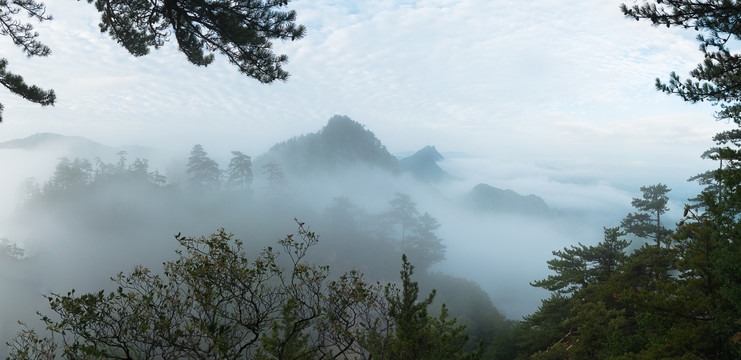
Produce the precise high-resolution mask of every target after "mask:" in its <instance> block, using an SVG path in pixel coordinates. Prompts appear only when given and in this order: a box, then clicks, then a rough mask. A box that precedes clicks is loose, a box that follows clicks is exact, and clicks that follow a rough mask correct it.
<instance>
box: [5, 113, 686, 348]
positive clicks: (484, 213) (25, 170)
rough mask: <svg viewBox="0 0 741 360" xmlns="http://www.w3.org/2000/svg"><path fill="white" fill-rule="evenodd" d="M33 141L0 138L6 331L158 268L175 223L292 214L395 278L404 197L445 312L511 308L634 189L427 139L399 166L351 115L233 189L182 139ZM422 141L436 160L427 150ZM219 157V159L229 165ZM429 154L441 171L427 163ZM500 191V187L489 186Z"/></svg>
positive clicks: (270, 155)
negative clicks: (543, 172) (513, 165)
mask: <svg viewBox="0 0 741 360" xmlns="http://www.w3.org/2000/svg"><path fill="white" fill-rule="evenodd" d="M50 139H52V140H53V141H52V140H50ZM35 140H37V142H36V143H33V145H29V144H30V142H27V143H22V142H16V143H13V144H10V145H7V144H8V143H6V146H5V147H4V148H1V147H0V161H2V162H3V163H4V164H6V167H8V166H9V167H10V168H13V169H15V171H14V172H13V173H12V174H8V175H7V176H5V177H4V178H3V184H2V187H1V189H2V194H1V196H2V197H1V198H0V200H2V202H1V204H3V205H2V206H3V207H2V209H0V210H1V212H0V215H2V216H1V217H0V226H1V227H0V239H5V240H4V241H6V242H7V244H15V246H17V247H18V248H20V249H23V254H22V255H20V256H8V255H4V256H3V255H2V254H0V287H1V288H2V289H3V291H1V292H0V304H2V306H1V307H0V337H1V339H0V341H2V342H5V341H7V340H8V338H9V337H11V336H12V335H13V334H14V333H15V331H16V329H17V327H16V321H17V320H22V321H25V322H29V323H32V322H34V321H35V320H34V319H35V318H36V315H35V312H36V311H41V312H42V313H43V312H44V311H45V308H46V305H45V300H44V298H43V295H44V294H48V293H50V292H54V293H66V292H67V291H69V290H71V289H73V288H74V289H76V290H77V291H78V292H85V291H94V290H98V289H102V288H106V287H108V286H110V282H109V277H110V276H113V275H115V274H116V273H118V272H119V271H124V272H127V271H130V270H131V269H132V268H133V267H134V266H135V265H137V264H143V265H145V266H148V267H150V268H152V269H159V265H160V264H161V263H162V262H163V261H165V260H168V259H172V258H173V257H174V256H175V253H174V250H175V247H176V244H177V243H176V241H175V240H174V237H173V235H174V234H176V233H183V234H185V235H189V236H200V235H206V234H210V233H213V232H215V231H216V229H218V228H222V227H223V228H225V229H226V230H227V231H228V232H231V233H234V234H235V235H236V237H237V238H240V239H242V240H244V241H245V243H246V244H247V247H248V249H251V250H252V251H255V253H256V252H257V251H259V249H260V248H262V247H264V246H270V245H273V244H274V243H275V241H276V240H277V239H279V238H282V237H284V236H285V235H286V234H291V233H293V232H294V231H295V229H296V224H295V222H294V220H293V219H294V218H295V219H299V220H300V221H302V222H305V223H307V224H308V225H309V227H310V228H311V229H312V230H313V231H315V232H317V233H318V234H319V236H320V242H319V244H318V245H317V246H316V248H315V249H313V250H312V252H311V254H312V261H315V262H317V263H320V264H327V265H330V267H331V268H332V269H333V271H335V272H336V273H339V272H342V271H347V270H350V269H358V270H360V271H362V272H364V273H365V274H366V275H367V276H368V277H369V279H372V280H378V281H393V280H394V279H396V278H397V277H398V271H399V267H400V263H401V259H400V257H401V253H402V252H405V250H409V248H407V247H405V245H404V237H405V229H404V225H400V224H401V223H400V222H399V218H398V217H394V216H398V214H397V215H394V206H393V203H394V201H398V200H400V199H408V200H409V201H410V202H411V205H412V206H413V207H414V208H415V210H416V215H415V216H421V215H423V214H425V213H428V214H429V215H430V216H431V217H432V218H434V219H435V220H436V221H437V223H438V224H439V228H436V229H433V230H434V236H435V237H436V239H439V240H440V242H441V244H442V245H444V259H443V260H442V261H437V260H438V259H436V258H435V257H433V256H431V255H429V253H428V252H425V251H427V249H416V248H411V251H412V252H413V253H411V254H409V256H410V258H411V260H412V262H413V263H414V262H415V260H416V261H417V267H418V275H419V276H420V279H421V280H420V282H421V284H422V286H423V288H424V289H430V288H433V287H435V288H438V291H439V294H440V296H439V301H444V302H447V303H449V305H450V308H451V311H452V312H453V315H456V313H455V311H456V306H453V305H455V304H459V305H460V304H463V303H464V302H465V301H467V300H466V299H467V298H483V299H487V298H488V299H487V301H488V300H491V301H490V302H489V305H486V306H490V307H491V308H488V307H487V310H486V311H488V313H489V314H491V316H492V317H495V318H498V319H500V320H499V321H501V320H503V319H504V317H507V318H509V319H520V318H521V317H522V316H524V315H526V314H529V313H531V312H533V311H534V310H535V309H536V308H537V306H538V305H539V303H540V299H541V298H544V297H546V296H547V293H545V292H544V291H543V290H541V289H536V288H533V287H531V286H530V285H529V283H530V282H531V281H533V280H536V279H541V278H544V277H546V276H547V275H548V269H547V267H546V264H545V262H546V260H548V259H550V258H552V255H551V252H552V251H553V250H557V249H561V248H563V247H565V246H568V245H573V244H576V243H583V244H585V245H590V244H596V243H597V242H599V241H601V240H602V233H603V230H602V227H603V226H617V225H619V221H620V218H621V217H622V216H624V215H625V213H626V212H627V211H629V206H630V198H631V196H635V194H632V193H630V192H628V191H626V190H622V189H618V188H616V187H612V186H610V185H608V184H603V183H591V184H577V183H573V182H572V183H569V182H560V181H556V180H553V179H550V178H547V177H531V178H527V179H521V178H516V177H512V178H510V179H504V180H502V179H501V178H500V179H492V180H490V181H487V180H486V179H485V178H483V177H482V174H483V175H485V174H487V173H489V172H490V171H492V170H491V168H493V167H494V166H493V165H488V166H489V168H487V169H485V168H484V167H486V166H487V165H486V164H487V163H486V161H485V159H483V158H479V157H473V156H463V155H461V154H459V155H458V156H452V157H451V158H447V159H443V158H442V156H438V155H439V154H438V153H437V151H436V150H435V149H434V148H432V150H430V149H429V148H426V149H425V151H426V152H427V153H428V155H427V156H419V157H418V158H422V159H426V160H419V161H431V163H429V164H427V165H425V164H424V163H414V164H411V165H410V162H407V163H406V165H405V166H404V167H402V168H400V167H398V164H397V163H396V161H397V160H396V159H395V158H394V157H393V156H391V155H390V154H388V152H387V151H386V148H385V147H383V145H382V144H381V142H380V140H378V139H376V138H375V136H374V135H373V133H372V132H370V131H368V130H366V129H364V127H362V125H360V124H358V123H356V122H354V121H352V120H350V119H349V118H346V117H335V118H333V119H332V120H330V123H329V124H328V125H327V127H325V128H324V129H323V130H322V131H320V132H318V133H316V134H310V135H306V136H303V137H299V138H294V139H291V140H289V141H287V142H285V143H282V144H279V145H276V147H274V148H272V149H271V150H269V151H268V152H266V153H265V154H261V155H260V156H256V157H254V161H253V162H252V164H251V170H252V174H253V176H252V177H251V178H250V179H249V181H248V182H246V183H242V184H240V185H239V186H236V185H235V184H234V183H231V184H229V183H227V182H226V181H224V182H221V181H219V182H218V183H209V182H206V181H205V180H204V182H200V180H199V181H195V180H194V178H195V177H197V176H198V174H195V175H194V173H193V172H192V171H190V172H189V171H187V169H188V168H189V166H188V161H189V160H188V157H189V151H191V149H180V152H179V155H178V156H173V155H172V154H173V152H168V151H165V150H155V149H141V148H135V147H128V148H117V147H109V146H105V145H100V144H96V145H95V146H81V145H80V144H88V145H89V143H87V141H88V140H85V139H81V138H69V137H55V136H46V137H45V138H36V139H35ZM74 144H77V145H74ZM205 150H207V149H205ZM433 150H434V151H435V153H436V154H437V155H434V154H433V156H430V155H429V152H430V151H433ZM453 150H454V149H453ZM121 151H126V153H123V152H121ZM190 155H191V156H193V152H192V151H191V153H190ZM62 157H66V158H62ZM213 157H214V158H217V159H228V158H229V156H228V154H226V155H225V154H217V155H214V156H213ZM65 161H66V162H65ZM214 163H216V162H215V161H214ZM65 164H66V165H65ZM86 164H87V165H86ZM217 164H218V166H219V168H220V169H227V167H228V164H229V162H228V160H227V161H220V162H219V163H217ZM432 165H434V166H438V165H439V166H440V168H441V170H444V171H445V174H450V175H449V176H448V175H445V176H443V175H440V174H441V173H440V172H439V171H438V170H436V169H434V168H433V170H431V171H428V170H429V166H432ZM505 165H506V164H504V163H501V164H497V166H505ZM65 166H66V167H65ZM70 169H71V170H70ZM75 169H78V170H79V169H87V170H84V171H82V172H81V174H82V175H80V176H83V177H84V176H87V178H84V179H83V178H80V179H77V178H73V177H71V175H70V176H68V177H65V176H67V175H69V173H70V171H72V170H75ZM405 169H407V170H406V171H405ZM408 169H417V170H415V171H417V172H412V171H410V170H408ZM420 169H421V170H420ZM425 169H428V170H425ZM65 171H67V172H65ZM86 171H87V173H86ZM426 171H427V173H429V174H436V175H434V176H433V177H430V176H427V177H426V176H425V174H426ZM65 174H67V175H65ZM75 174H76V173H75ZM28 178H34V179H35V180H28ZM70 179H72V180H70ZM75 179H77V180H75ZM204 179H205V178H204ZM196 180H198V179H196ZM494 180H496V181H497V182H494ZM482 183H484V184H485V185H484V186H486V187H487V188H486V189H495V190H496V191H493V192H491V193H492V194H494V195H492V196H493V197H492V198H491V199H481V198H475V199H474V200H477V201H479V202H481V203H478V204H476V205H472V204H471V198H470V197H471V194H472V191H473V189H474V188H475V187H476V186H477V185H479V184H482ZM508 189H513V190H514V191H507V190H508ZM636 192H637V189H636ZM500 193H502V194H506V196H504V197H501V198H498V197H496V196H498V195H496V194H500ZM473 194H474V195H475V194H477V193H476V192H474V193H473ZM531 194H533V195H531ZM476 196H479V195H476ZM680 201H681V200H680ZM533 204H534V205H533ZM528 206H532V207H528ZM675 208H676V207H675ZM670 219H671V217H670ZM407 231H408V230H407ZM445 289H453V290H450V291H447V292H446V291H444V290H445ZM454 289H458V290H454ZM460 289H464V290H460ZM458 291H465V292H466V293H467V294H468V295H467V296H464V294H460V293H456V292H458ZM492 304H493V306H492ZM460 306H461V307H464V308H466V309H460V308H459V310H458V311H459V313H458V314H457V316H459V318H461V319H462V321H463V322H464V323H468V324H469V325H470V326H474V327H475V325H476V322H475V321H474V320H473V318H475V316H473V315H471V314H468V315H466V311H469V312H470V311H472V310H471V309H472V308H471V307H473V306H476V307H480V306H484V305H481V304H477V305H471V304H463V305H460ZM474 310H476V311H479V312H480V311H481V310H480V309H479V308H475V309H474ZM481 331H493V330H481Z"/></svg>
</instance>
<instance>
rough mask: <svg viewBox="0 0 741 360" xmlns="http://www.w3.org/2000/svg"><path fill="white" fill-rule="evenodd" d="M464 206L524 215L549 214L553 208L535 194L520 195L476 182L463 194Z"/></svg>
mask: <svg viewBox="0 0 741 360" xmlns="http://www.w3.org/2000/svg"><path fill="white" fill-rule="evenodd" d="M464 202H465V204H466V206H468V207H469V208H471V209H473V210H477V211H484V212H499V213H502V212H514V213H520V214H526V215H536V216H550V215H553V214H554V210H553V209H551V208H550V207H548V205H547V204H546V203H545V201H544V200H543V199H542V198H540V197H539V196H536V195H532V194H530V195H527V196H524V195H520V194H518V193H516V192H514V191H512V190H502V189H499V188H496V187H493V186H491V185H488V184H478V185H476V186H474V188H473V189H471V191H470V192H469V193H468V194H466V195H465V197H464Z"/></svg>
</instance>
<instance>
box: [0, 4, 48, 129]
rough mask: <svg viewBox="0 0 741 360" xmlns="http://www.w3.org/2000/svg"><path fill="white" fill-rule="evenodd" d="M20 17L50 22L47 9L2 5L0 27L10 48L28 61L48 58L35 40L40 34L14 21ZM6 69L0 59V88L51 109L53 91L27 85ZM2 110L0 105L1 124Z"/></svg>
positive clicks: (18, 21)
mask: <svg viewBox="0 0 741 360" xmlns="http://www.w3.org/2000/svg"><path fill="white" fill-rule="evenodd" d="M19 13H23V14H24V15H27V16H28V17H29V18H32V19H34V20H37V21H39V22H43V21H47V20H51V16H50V15H47V14H46V5H44V4H43V3H38V2H36V1H35V0H15V1H3V2H1V3H0V24H2V26H1V27H2V32H0V33H1V34H2V35H6V36H10V38H11V40H12V41H13V44H15V45H16V46H18V47H20V48H21V50H22V51H23V52H24V53H25V54H26V55H27V56H28V57H31V56H47V55H49V54H50V53H51V49H49V47H48V46H46V45H44V44H42V43H41V42H40V41H39V40H38V37H39V33H37V32H34V31H33V25H31V24H30V23H23V22H21V21H20V20H18V19H17V17H18V14H19ZM7 67H8V60H7V59H0V84H2V85H3V86H5V87H6V88H8V90H10V92H12V93H14V94H16V95H18V96H20V97H22V98H24V99H26V100H28V101H30V102H33V103H36V104H39V105H41V106H48V105H54V102H55V101H56V95H55V94H54V90H43V89H41V88H40V87H38V86H36V85H28V84H26V82H25V81H24V80H23V77H22V76H20V75H17V74H14V73H12V72H10V71H8V69H7ZM3 108H4V107H3V105H2V104H0V121H2V111H3Z"/></svg>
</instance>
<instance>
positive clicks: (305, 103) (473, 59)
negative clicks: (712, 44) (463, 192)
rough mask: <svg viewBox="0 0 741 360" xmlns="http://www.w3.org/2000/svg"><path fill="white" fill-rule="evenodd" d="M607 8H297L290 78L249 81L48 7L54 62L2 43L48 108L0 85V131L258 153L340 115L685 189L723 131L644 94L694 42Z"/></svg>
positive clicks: (590, 0) (403, 136)
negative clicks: (134, 44)
mask: <svg viewBox="0 0 741 360" xmlns="http://www.w3.org/2000/svg"><path fill="white" fill-rule="evenodd" d="M628 1H631V0H628ZM619 4H620V2H619V1H612V0H539V1H520V0H426V1H413V0H393V1H392V0H368V1H350V0H295V1H292V2H291V3H290V7H291V8H293V9H295V10H296V11H297V12H298V20H299V22H300V23H302V24H305V25H306V26H307V29H308V31H307V35H306V37H305V38H304V39H301V40H299V41H296V42H288V43H278V44H275V45H276V49H277V50H278V51H279V52H281V53H285V54H287V55H288V57H289V63H288V64H287V66H286V68H287V70H288V71H289V72H290V73H291V77H290V79H289V81H288V82H286V83H276V84H272V85H262V84H260V83H258V82H257V81H255V80H252V79H250V78H247V77H245V76H243V75H240V74H239V73H238V72H237V70H236V69H235V68H234V67H233V66H231V65H230V64H229V63H228V62H227V61H226V59H224V58H222V57H217V59H216V61H215V63H214V64H213V65H212V66H209V67H207V68H197V67H194V66H192V65H191V64H189V63H188V62H187V61H186V60H185V57H184V56H183V55H182V54H180V53H178V52H177V51H176V50H175V49H174V48H173V47H172V46H166V47H165V48H162V49H160V50H158V51H154V52H153V53H152V54H150V55H148V56H145V57H142V58H135V57H133V56H130V55H129V54H128V53H127V52H125V50H124V49H123V48H121V47H120V46H118V45H117V44H116V43H115V42H113V41H112V40H110V39H109V38H107V37H106V36H105V35H102V34H100V33H99V31H98V28H97V23H98V20H97V13H96V12H95V10H94V8H93V6H91V5H88V4H86V2H78V1H51V2H49V3H48V10H49V12H50V13H51V14H53V16H54V17H55V19H54V20H53V21H51V22H46V23H43V24H40V25H38V26H37V29H38V31H39V32H40V33H41V34H42V36H41V39H42V41H44V42H45V43H46V44H48V45H49V46H50V47H51V48H52V51H53V52H52V55H51V56H49V57H48V58H32V59H28V58H25V56H24V55H23V54H22V53H21V52H20V50H19V49H17V48H16V47H14V46H13V45H12V44H11V43H10V41H9V40H8V39H4V40H5V41H3V42H2V43H0V48H1V51H2V54H3V56H5V57H7V58H8V59H9V61H10V69H11V71H14V72H17V73H20V74H22V75H24V76H25V77H26V79H27V80H28V81H29V82H31V83H34V84H37V85H39V86H41V87H44V88H53V89H54V90H55V91H56V92H57V94H58V103H57V105H56V106H55V107H48V108H41V107H38V106H36V105H34V104H30V103H27V102H24V101H23V100H21V99H19V98H18V97H16V96H13V95H11V94H10V93H8V92H7V91H4V92H3V95H1V96H0V101H2V103H3V104H5V108H6V110H5V112H4V115H3V116H4V122H3V123H2V124H0V141H4V140H9V139H13V138H19V137H25V136H28V135H31V134H34V133H37V132H54V133H59V134H63V135H81V136H85V137H88V138H90V139H92V140H95V141H98V142H102V143H105V144H109V145H123V144H138V145H146V146H155V147H168V148H171V149H182V151H183V153H186V152H187V151H188V150H189V149H190V147H191V146H192V145H193V144H195V143H201V144H203V145H204V147H205V148H206V149H207V151H209V152H210V153H212V154H214V153H224V154H228V151H229V150H242V151H243V152H245V153H248V154H252V155H258V154H259V153H261V152H263V151H265V150H267V149H268V148H269V147H270V146H271V145H272V144H274V143H275V142H277V141H281V140H284V139H286V138H289V137H291V136H295V135H300V134H303V133H307V132H313V131H316V130H318V129H320V128H321V127H322V126H323V125H324V124H325V123H326V121H327V119H329V117H331V116H332V115H334V114H344V115H348V116H350V117H351V118H353V119H354V120H356V121H359V122H361V123H363V124H365V125H366V127H367V128H368V129H370V130H371V131H373V132H374V133H375V134H376V135H377V136H378V137H379V138H380V139H381V140H382V141H383V142H384V144H385V145H387V147H388V149H389V151H390V152H392V153H400V152H404V151H411V150H417V149H419V148H421V147H423V146H424V145H428V144H432V145H436V146H437V148H438V150H440V151H441V152H446V151H451V152H465V153H468V154H472V155H476V156H479V157H480V158H481V159H482V160H481V161H482V162H488V163H489V164H499V165H500V166H499V165H498V166H492V167H491V168H492V170H487V171H488V172H487V171H483V172H484V173H482V174H481V176H482V177H486V176H494V175H493V174H498V175H499V177H500V178H501V179H502V181H505V180H506V179H510V180H511V179H515V178H522V177H523V176H520V175H514V173H515V172H517V173H518V174H521V173H527V172H528V171H531V172H534V173H537V174H535V175H538V176H547V177H549V178H562V179H565V180H563V181H564V182H568V181H579V179H580V178H583V179H587V180H585V181H595V179H601V180H600V181H607V182H614V183H619V184H621V186H624V187H626V188H628V187H633V188H636V187H637V186H638V185H644V184H650V183H656V182H658V181H663V182H665V183H667V182H668V183H670V185H672V183H673V182H674V183H682V182H683V181H684V179H686V178H687V177H689V176H691V175H694V174H696V173H698V172H699V171H701V170H703V169H705V168H707V167H709V166H712V164H708V163H705V162H702V161H700V160H699V154H701V153H702V151H704V150H705V149H706V148H708V147H709V146H711V145H712V143H711V140H710V138H711V137H712V135H713V134H714V133H716V132H718V131H719V130H720V129H722V128H724V127H727V126H728V125H727V124H722V123H718V122H716V121H714V120H713V118H712V112H713V108H712V107H711V106H709V105H688V104H684V103H682V102H681V100H679V99H678V98H675V97H670V96H666V95H664V94H661V93H658V92H656V91H655V90H654V79H655V78H657V77H661V78H666V77H667V74H668V73H669V72H671V71H672V70H677V71H678V72H679V73H680V74H686V73H687V72H688V71H689V70H690V69H691V68H692V67H693V66H694V65H695V64H696V63H697V62H698V61H699V60H700V54H699V52H698V50H697V44H696V42H695V41H694V36H695V34H693V33H691V32H684V31H675V30H673V29H666V28H653V27H651V26H650V25H649V24H648V23H646V22H636V21H633V20H628V19H625V18H624V17H623V16H622V14H621V13H620V11H619V9H618V6H619ZM451 166H454V165H451ZM482 168H483V167H482ZM503 169H504V170H503ZM533 169H538V170H533ZM503 171H504V172H511V173H512V174H507V175H502V172H503ZM510 182H512V181H510ZM519 183H520V184H521V185H520V187H521V189H520V190H521V191H523V192H528V191H531V190H532V189H530V188H528V186H527V182H525V181H523V182H519ZM533 186H535V185H533ZM675 186H676V185H675ZM682 186H683V185H682ZM513 187H516V186H513Z"/></svg>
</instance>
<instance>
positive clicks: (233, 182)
mask: <svg viewBox="0 0 741 360" xmlns="http://www.w3.org/2000/svg"><path fill="white" fill-rule="evenodd" d="M232 155H233V157H232V159H231V160H230V161H229V167H228V168H227V170H226V176H227V180H226V181H227V184H228V185H229V186H231V187H238V188H239V189H240V190H243V189H244V188H245V187H247V186H249V185H250V184H252V178H253V176H252V159H251V158H250V157H249V156H247V155H245V154H243V153H241V152H239V151H232Z"/></svg>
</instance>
